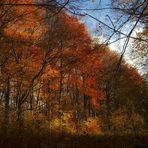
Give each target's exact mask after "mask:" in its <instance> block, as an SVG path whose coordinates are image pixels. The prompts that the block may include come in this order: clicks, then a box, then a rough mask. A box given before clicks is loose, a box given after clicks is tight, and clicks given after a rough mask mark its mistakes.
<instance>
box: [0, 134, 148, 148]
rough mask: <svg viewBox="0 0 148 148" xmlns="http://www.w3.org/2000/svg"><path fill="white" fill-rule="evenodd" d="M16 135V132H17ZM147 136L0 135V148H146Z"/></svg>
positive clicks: (147, 146)
mask: <svg viewBox="0 0 148 148" xmlns="http://www.w3.org/2000/svg"><path fill="white" fill-rule="evenodd" d="M17 133H18V132H17ZM147 144H148V136H142V135H140V136H131V135H124V136H117V135H114V136H113V135H112V136H105V135H98V136H97V135H81V136H80V135H79V136H78V135H77V136H76V135H75V136H72V135H67V134H62V135H60V136H59V135H55V134H53V135H52V136H51V135H49V134H47V133H46V134H40V133H38V134H34V133H30V134H26V133H23V134H16V133H11V134H10V133H9V134H7V136H6V135H5V136H4V135H0V148H148V145H147Z"/></svg>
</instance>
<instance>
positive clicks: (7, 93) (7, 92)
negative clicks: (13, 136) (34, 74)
mask: <svg viewBox="0 0 148 148" xmlns="http://www.w3.org/2000/svg"><path fill="white" fill-rule="evenodd" d="M9 101H10V78H7V81H6V90H5V110H4V126H5V127H6V128H7V125H8V124H9Z"/></svg>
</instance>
